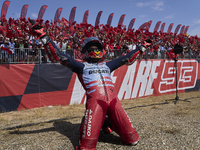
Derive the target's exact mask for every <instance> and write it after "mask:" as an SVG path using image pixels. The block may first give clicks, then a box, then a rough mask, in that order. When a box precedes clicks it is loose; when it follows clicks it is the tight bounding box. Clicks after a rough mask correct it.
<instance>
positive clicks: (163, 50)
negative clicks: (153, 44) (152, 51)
mask: <svg viewBox="0 0 200 150" xmlns="http://www.w3.org/2000/svg"><path fill="white" fill-rule="evenodd" d="M159 49H160V54H161V59H165V52H166V50H165V43H164V42H163V41H162V42H161V43H160V44H159Z"/></svg>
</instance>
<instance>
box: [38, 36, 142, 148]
mask: <svg viewBox="0 0 200 150" xmlns="http://www.w3.org/2000/svg"><path fill="white" fill-rule="evenodd" d="M41 41H42V43H43V45H44V47H45V50H46V52H47V55H48V57H49V59H50V60H51V61H52V62H59V63H61V64H62V65H64V66H66V67H68V68H70V69H71V70H72V71H73V72H75V73H76V74H77V75H78V78H79V80H80V82H81V83H82V85H83V87H84V89H85V90H86V94H87V101H86V111H85V117H84V119H83V121H82V124H81V127H80V137H79V146H78V148H79V149H91V150H93V149H96V144H97V140H98V136H99V133H100V130H101V128H102V125H103V124H104V121H105V116H106V115H107V116H108V119H109V122H110V123H111V124H112V130H114V131H115V132H116V133H117V134H119V136H120V137H121V139H122V141H124V142H125V143H127V144H135V143H137V142H138V141H139V136H138V134H137V132H136V131H135V129H134V127H133V125H132V123H131V120H130V119H129V117H128V115H127V114H126V112H125V111H124V109H123V108H122V106H121V103H120V101H119V99H118V98H117V93H116V91H115V87H114V84H113V83H112V79H111V76H110V74H111V72H112V71H114V70H115V69H117V68H118V67H120V66H122V65H124V64H127V65H130V64H132V63H133V62H134V61H135V59H136V58H137V56H138V55H139V53H140V50H141V48H140V47H138V48H136V50H133V51H131V52H130V53H128V54H127V55H125V56H121V57H119V58H116V59H114V60H111V61H109V62H100V63H90V62H85V63H82V62H78V61H76V60H74V59H72V58H71V57H69V56H68V55H65V54H63V53H61V51H60V50H59V49H58V48H57V47H56V46H55V44H54V43H53V42H52V41H51V39H50V38H49V37H48V36H44V37H43V38H41Z"/></svg>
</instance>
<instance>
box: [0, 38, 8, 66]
mask: <svg viewBox="0 0 200 150" xmlns="http://www.w3.org/2000/svg"><path fill="white" fill-rule="evenodd" d="M1 47H4V48H8V49H10V48H11V44H10V41H9V38H5V40H4V42H3V44H1V45H0V48H1ZM3 62H4V63H8V52H7V51H5V50H3V49H1V63H3Z"/></svg>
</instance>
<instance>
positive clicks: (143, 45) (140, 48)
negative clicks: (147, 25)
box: [139, 39, 152, 53]
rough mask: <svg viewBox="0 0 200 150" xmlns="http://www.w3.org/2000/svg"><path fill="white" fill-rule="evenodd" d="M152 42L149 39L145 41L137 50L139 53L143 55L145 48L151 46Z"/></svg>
mask: <svg viewBox="0 0 200 150" xmlns="http://www.w3.org/2000/svg"><path fill="white" fill-rule="evenodd" d="M151 43H152V41H151V40H150V39H147V40H145V41H144V42H143V43H142V44H141V45H140V46H139V50H140V51H141V53H144V52H145V51H146V49H147V47H149V46H151Z"/></svg>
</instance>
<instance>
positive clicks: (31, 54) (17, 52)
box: [0, 48, 199, 64]
mask: <svg viewBox="0 0 200 150" xmlns="http://www.w3.org/2000/svg"><path fill="white" fill-rule="evenodd" d="M0 50H1V49H0ZM12 51H13V53H12V54H9V53H8V52H6V51H4V50H1V57H0V64H22V63H23V64H31V63H34V64H41V63H51V62H50V60H49V59H48V57H47V54H46V52H45V49H33V48H15V49H13V50H12ZM105 51H106V55H105V60H112V59H115V58H117V57H119V56H122V55H125V54H127V51H126V50H124V49H113V50H105ZM62 52H63V53H64V54H68V55H69V56H70V57H72V58H74V59H82V58H81V52H80V50H76V49H67V50H62ZM182 58H183V59H184V58H187V59H191V58H192V59H196V58H199V54H194V53H192V52H191V53H190V52H185V53H182V54H180V56H179V59H182ZM139 59H169V58H168V56H167V55H166V51H159V50H158V51H157V52H150V51H147V52H146V53H144V54H143V55H142V56H140V58H139Z"/></svg>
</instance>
